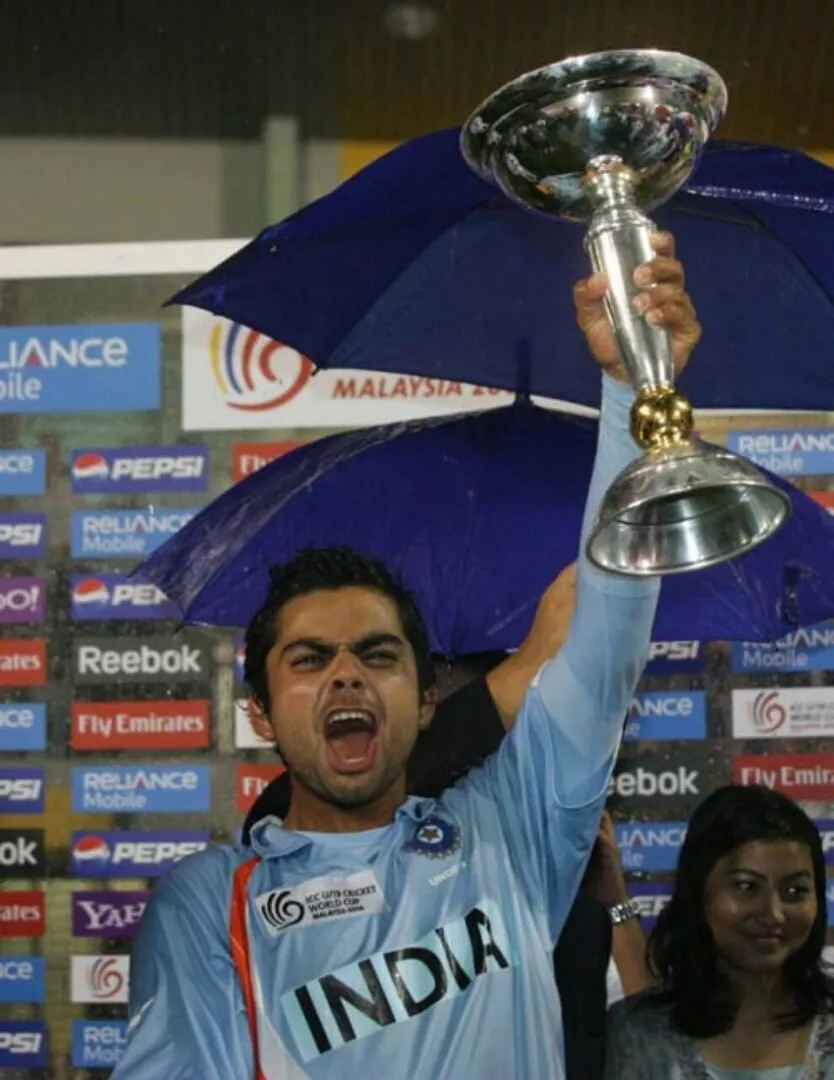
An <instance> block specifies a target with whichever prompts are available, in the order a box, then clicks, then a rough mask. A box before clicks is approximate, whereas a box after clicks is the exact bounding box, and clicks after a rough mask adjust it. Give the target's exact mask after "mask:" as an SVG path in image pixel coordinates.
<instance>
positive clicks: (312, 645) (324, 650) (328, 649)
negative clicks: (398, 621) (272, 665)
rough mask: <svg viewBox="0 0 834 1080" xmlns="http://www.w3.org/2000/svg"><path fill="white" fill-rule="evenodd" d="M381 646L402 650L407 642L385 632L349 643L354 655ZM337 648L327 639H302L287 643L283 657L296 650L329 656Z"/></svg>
mask: <svg viewBox="0 0 834 1080" xmlns="http://www.w3.org/2000/svg"><path fill="white" fill-rule="evenodd" d="M380 645H389V646H395V647H396V648H398V649H402V648H403V647H404V645H405V642H404V641H403V639H402V638H401V637H399V636H398V635H397V634H391V633H387V632H384V631H379V632H376V633H371V634H364V635H363V636H362V637H361V638H357V640H356V641H351V642H348V648H349V649H350V651H351V652H353V653H363V652H367V651H368V650H369V649H374V648H378V647H379V646H380ZM337 648H338V645H336V644H334V643H333V642H332V641H327V640H326V639H325V638H319V637H300V638H295V640H293V641H289V642H287V644H286V645H285V646H284V647H283V648H282V649H281V655H282V656H286V654H287V653H288V652H292V651H293V650H294V649H310V650H311V651H312V652H317V653H321V654H322V655H327V654H330V653H334V652H335V651H336V649H337Z"/></svg>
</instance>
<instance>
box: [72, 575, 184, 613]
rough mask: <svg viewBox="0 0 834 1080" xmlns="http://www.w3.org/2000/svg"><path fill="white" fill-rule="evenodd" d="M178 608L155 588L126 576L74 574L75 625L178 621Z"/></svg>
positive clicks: (73, 605) (73, 609)
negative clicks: (137, 621)
mask: <svg viewBox="0 0 834 1080" xmlns="http://www.w3.org/2000/svg"><path fill="white" fill-rule="evenodd" d="M179 614H180V613H179V609H178V608H177V605H176V604H175V603H174V602H173V601H172V600H169V599H168V597H167V596H166V595H165V593H164V592H162V590H161V589H158V588H157V587H156V585H151V584H150V583H148V582H143V581H142V580H141V579H140V578H134V577H130V576H129V575H127V574H117V573H112V574H96V575H92V574H75V575H73V578H72V617H73V619H74V620H75V621H76V622H85V621H96V620H98V621H105V620H112V619H124V620H125V621H133V620H137V619H178V618H179Z"/></svg>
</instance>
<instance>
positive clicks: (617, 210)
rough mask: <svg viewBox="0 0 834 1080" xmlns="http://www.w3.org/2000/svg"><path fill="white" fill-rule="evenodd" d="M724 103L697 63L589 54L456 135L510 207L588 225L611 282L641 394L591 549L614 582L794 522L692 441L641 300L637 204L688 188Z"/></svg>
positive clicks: (748, 478)
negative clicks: (627, 459)
mask: <svg viewBox="0 0 834 1080" xmlns="http://www.w3.org/2000/svg"><path fill="white" fill-rule="evenodd" d="M726 103H727V90H726V87H725V85H724V82H723V80H722V79H721V77H720V75H718V73H717V72H715V71H713V70H712V68H709V67H707V66H706V65H705V64H702V63H700V62H699V61H697V60H693V59H691V58H690V57H688V56H682V55H680V54H679V53H670V52H659V51H654V50H648V49H646V50H628V51H626V50H624V51H618V52H604V53H595V54H593V55H589V56H581V57H576V58H573V59H569V60H564V61H562V62H561V63H558V64H550V65H549V66H548V67H544V68H540V69H538V70H537V71H532V72H530V73H529V74H527V75H523V76H521V77H520V78H518V79H516V80H515V81H514V82H511V83H509V84H508V85H506V86H504V87H502V89H500V90H498V91H496V92H495V93H494V94H492V96H491V97H489V98H487V100H486V101H485V102H483V104H482V105H481V106H480V108H478V109H477V110H476V111H475V113H473V115H472V116H471V117H470V118H469V120H468V121H467V123H466V124H465V126H464V128H463V133H462V136H461V148H462V151H463V154H464V157H465V158H466V160H467V162H468V163H469V165H470V166H471V167H472V168H473V169H474V170H475V171H476V172H477V173H479V174H480V175H481V176H482V177H483V178H484V179H487V180H490V181H492V182H493V183H495V184H497V185H498V187H500V188H501V190H502V191H503V192H504V193H505V194H506V195H508V196H509V197H510V198H511V199H513V200H515V201H516V202H518V203H520V204H521V205H522V206H524V207H527V208H532V209H534V210H538V211H541V212H544V213H545V214H551V215H556V216H558V217H562V218H567V219H569V220H571V221H578V222H584V223H586V225H587V234H586V239H585V244H586V248H587V250H588V252H589V254H590V258H591V263H592V265H593V268H594V270H601V271H603V272H604V273H605V274H607V275H608V280H609V283H610V287H609V293H608V297H607V299H606V308H607V312H608V317H609V318H610V320H611V325H612V327H613V330H614V333H615V335H616V340H617V343H618V345H619V348H620V352H621V354H622V359H623V364H624V366H625V369H626V371H627V373H628V375H629V378H630V379H631V382H632V384H633V385H634V387H635V390H636V392H637V396H636V400H635V403H634V406H633V408H632V411H631V424H630V430H631V434H632V436H633V438H634V439H635V441H636V442H637V443H638V445H639V446H640V447H642V449H643V450H644V451H645V452H644V454H643V455H642V456H641V457H640V458H638V459H637V460H636V461H635V462H634V463H633V464H632V465H630V466H629V467H628V468H627V469H625V470H623V472H622V473H620V475H619V476H618V477H617V479H616V480H615V481H614V483H613V484H612V485H611V487H610V488H609V490H608V492H607V493H606V495H605V497H604V499H603V502H602V505H601V507H600V510H599V514H598V518H597V521H596V522H595V525H594V528H593V530H592V532H591V535H590V538H589V540H588V546H587V554H588V558H589V559H590V560H591V561H592V562H594V563H596V564H597V565H598V566H600V567H602V568H603V569H605V570H609V571H613V572H616V573H620V574H630V575H638V576H642V575H649V574H675V573H681V572H683V571H686V570H696V569H699V568H702V567H707V566H712V565H714V564H715V563H720V562H723V561H724V560H726V559H732V558H734V557H735V556H737V555H741V554H742V553H743V552H745V551H749V550H750V549H751V548H753V547H755V546H756V545H757V544H760V543H761V542H762V541H763V540H766V539H767V538H768V537H770V536H772V535H773V533H775V532H776V530H777V529H779V528H780V527H781V526H782V525H783V524H784V523H785V522H786V521H787V519H788V517H789V515H790V510H791V505H790V500H789V499H788V498H787V496H786V495H784V494H783V493H782V492H781V491H780V490H779V489H778V488H775V487H774V486H773V485H772V484H771V483H770V482H769V481H768V480H767V479H766V478H765V477H764V476H763V475H762V473H761V472H759V470H758V469H757V468H756V467H755V466H754V465H753V464H752V462H750V461H748V460H747V459H746V458H742V457H739V456H738V455H736V454H731V453H730V452H729V451H727V450H725V449H723V448H721V447H718V446H712V445H710V444H708V443H704V442H701V441H698V440H696V439H694V438H693V416H692V408H691V406H690V404H689V402H688V401H687V399H686V398H685V397H684V396H683V395H682V394H680V393H679V392H678V391H677V390H676V389H675V385H674V379H675V368H674V361H673V356H672V348H671V342H670V338H669V334H668V332H667V331H666V330H665V329H663V328H658V327H654V326H652V325H651V324H650V323H648V322H646V320H645V319H644V318H643V316H642V315H639V314H638V313H637V312H636V311H635V310H634V308H633V306H632V301H633V299H634V296H635V295H636V293H637V292H638V289H637V287H636V286H635V285H634V277H633V274H634V270H635V269H636V268H637V267H638V266H639V265H641V264H642V263H644V262H648V261H649V260H650V259H651V258H653V256H654V250H653V249H652V247H651V243H650V237H651V234H652V231H653V229H654V225H653V223H652V222H651V220H650V219H649V218H648V217H647V216H646V214H645V212H644V211H646V210H651V209H652V208H653V207H656V206H659V205H660V204H662V203H663V202H665V201H666V200H667V199H668V198H670V196H672V195H673V194H674V193H675V192H676V191H677V189H678V188H679V187H680V186H681V185H682V184H684V183H685V182H686V180H687V179H688V178H689V176H690V174H691V173H692V170H693V168H694V166H695V163H696V162H697V160H698V155H699V153H700V152H701V150H702V148H703V146H704V144H705V143H706V141H707V139H708V138H709V137H710V135H711V134H712V132H713V131H714V130H715V128H716V127H717V126H718V124H719V122H720V121H721V118H722V117H723V115H724V110H725V108H726ZM731 317H732V316H731V315H730V314H729V313H728V318H731Z"/></svg>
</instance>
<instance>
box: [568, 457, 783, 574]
mask: <svg viewBox="0 0 834 1080" xmlns="http://www.w3.org/2000/svg"><path fill="white" fill-rule="evenodd" d="M790 514H791V502H790V499H789V498H788V496H787V495H786V494H785V493H784V492H782V491H780V490H779V488H776V487H774V486H773V485H772V484H771V483H770V482H769V481H768V480H767V479H766V477H764V476H763V475H762V473H760V472H759V470H758V469H757V468H756V466H755V465H753V463H752V462H750V461H748V460H747V459H746V458H743V457H739V456H738V455H737V454H732V453H730V451H729V450H724V449H723V448H721V447H717V446H711V445H710V444H708V443H700V442H693V443H688V444H684V445H682V446H680V447H672V448H669V449H664V450H658V451H650V452H649V453H647V454H645V455H644V456H643V457H641V458H638V460H637V461H635V462H633V463H632V464H631V465H629V466H628V468H626V469H624V470H623V472H621V473H620V475H619V476H618V477H617V479H616V480H615V481H614V483H613V484H612V485H611V487H610V488H609V489H608V491H607V492H606V495H605V498H604V499H603V503H602V506H601V507H600V510H599V514H598V516H597V521H596V525H595V527H594V529H593V531H592V533H591V536H590V538H589V540H588V543H587V547H586V554H587V556H588V558H589V560H590V561H591V562H592V563H594V564H595V565H596V566H598V567H599V568H600V569H602V570H607V571H609V572H610V573H614V574H623V575H627V576H629V577H654V576H662V575H666V574H682V573H687V572H688V571H691V570H703V569H706V568H707V567H709V566H715V565H716V564H718V563H721V562H725V561H727V560H728V559H733V558H736V557H737V556H739V555H743V554H744V553H745V552H748V551H751V550H752V549H753V548H754V547H757V546H758V545H759V544H761V543H763V542H764V541H765V540H767V539H768V538H769V537H771V536H773V534H774V533H775V532H777V531H778V530H779V529H780V528H781V527H782V526H783V525H784V524H785V523H786V522H787V520H788V518H789V517H790Z"/></svg>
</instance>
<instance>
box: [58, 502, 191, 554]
mask: <svg viewBox="0 0 834 1080" xmlns="http://www.w3.org/2000/svg"><path fill="white" fill-rule="evenodd" d="M198 512H199V511H198V510H197V509H189V508H185V509H176V510H169V509H168V507H165V508H164V509H163V508H160V509H158V510H156V511H153V510H75V511H73V515H72V554H73V557H74V558H76V559H114V558H115V559H132V558H136V557H138V556H142V555H150V553H151V552H152V551H156V549H157V548H158V547H159V546H160V545H161V544H163V543H164V542H165V541H166V540H167V539H168V538H169V537H170V536H173V535H174V533H176V532H178V531H179V530H180V529H181V528H182V527H183V526H184V525H187V524H188V522H189V521H191V519H192V518H193V517H195V516H196V515H197V513H198Z"/></svg>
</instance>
